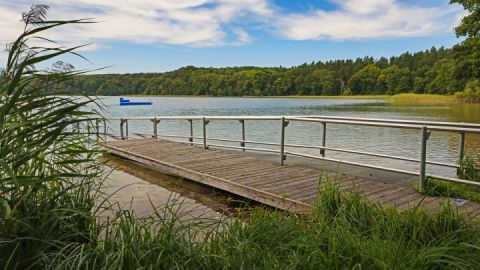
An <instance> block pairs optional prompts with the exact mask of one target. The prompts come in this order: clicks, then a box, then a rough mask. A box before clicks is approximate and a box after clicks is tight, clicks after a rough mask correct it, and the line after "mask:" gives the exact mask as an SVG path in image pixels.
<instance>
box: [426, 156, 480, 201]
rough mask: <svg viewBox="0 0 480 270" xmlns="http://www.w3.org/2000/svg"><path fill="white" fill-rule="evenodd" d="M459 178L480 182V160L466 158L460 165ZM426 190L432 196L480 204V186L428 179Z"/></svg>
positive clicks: (472, 157) (473, 157)
mask: <svg viewBox="0 0 480 270" xmlns="http://www.w3.org/2000/svg"><path fill="white" fill-rule="evenodd" d="M458 178H460V179H465V180H470V181H474V182H480V159H479V158H478V157H475V156H465V157H464V158H463V160H462V162H461V163H460V168H459V170H458ZM426 190H427V191H426V193H427V194H429V195H431V196H442V197H455V198H461V199H466V200H472V201H477V202H480V186H472V185H464V184H457V183H450V182H446V181H443V180H438V179H428V181H427V188H426Z"/></svg>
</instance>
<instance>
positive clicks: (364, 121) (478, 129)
mask: <svg viewBox="0 0 480 270" xmlns="http://www.w3.org/2000/svg"><path fill="white" fill-rule="evenodd" d="M108 120H110V121H112V120H118V121H120V137H119V139H122V140H125V139H128V138H129V130H128V122H129V121H151V122H152V131H153V132H152V133H151V134H145V133H136V134H138V135H141V136H144V137H152V138H159V137H162V138H177V139H187V142H184V143H188V144H191V145H200V146H202V147H203V148H204V149H207V148H209V147H216V148H229V149H238V150H242V151H246V150H250V151H259V152H269V153H277V154H279V157H280V164H281V165H284V163H285V160H286V158H287V156H288V155H291V156H297V157H303V158H310V159H317V160H325V161H333V162H338V163H343V164H349V165H355V166H361V167H365V168H371V169H380V170H385V171H390V172H398V173H403V174H407V175H412V176H417V177H418V179H419V180H418V181H419V183H418V184H419V190H420V191H424V190H425V185H426V179H427V178H436V179H440V180H445V181H449V182H455V183H461V184H469V185H475V186H480V182H476V181H471V180H464V179H459V178H456V177H448V176H442V175H433V174H427V171H426V166H427V164H429V165H436V166H442V167H448V168H456V169H457V177H458V172H459V168H460V165H459V164H460V163H461V162H462V160H463V158H464V154H465V134H467V133H475V134H480V124H472V123H457V122H434V121H415V120H389V119H375V118H351V117H348V118H347V117H335V116H319V115H307V116H155V117H126V118H109V119H108ZM161 121H188V122H189V125H190V128H189V131H190V134H189V135H162V134H159V132H158V125H159V123H160V122H161ZM194 121H200V122H201V126H202V136H194V128H193V122H194ZM210 121H239V122H240V124H241V140H234V139H227V138H214V137H210V138H209V137H208V135H207V126H208V124H209V123H210ZM246 121H278V122H279V124H280V138H279V139H280V140H279V143H275V142H261V141H251V140H246V136H245V122H246ZM294 121H297V122H309V123H320V124H321V125H322V141H321V145H312V144H288V143H286V142H285V130H286V128H287V126H288V125H289V123H290V122H294ZM327 124H328V125H356V126H370V127H382V128H394V129H410V130H418V131H420V138H419V140H420V145H421V147H420V149H419V150H420V151H419V158H418V159H415V158H410V157H403V156H395V155H386V154H379V153H373V152H365V151H357V150H352V149H343V148H334V147H327V146H326V142H327V136H326V135H327V133H326V131H327ZM432 131H440V132H454V133H457V134H459V151H458V152H459V156H458V163H456V164H451V163H445V162H437V161H431V160H427V149H428V148H427V146H428V145H427V141H428V139H429V137H430V134H431V132H432ZM105 133H106V122H105ZM110 135H111V136H115V134H110ZM115 137H116V136H115ZM117 138H118V137H117ZM195 140H197V141H198V140H200V141H201V142H196V141H195ZM211 142H217V143H211ZM218 142H229V143H239V146H232V145H225V144H219V143H218ZM247 144H248V145H253V146H257V145H264V146H275V147H278V150H275V149H266V148H259V147H247ZM286 147H289V148H294V149H318V150H319V153H320V155H319V156H317V155H310V154H305V153H300V152H293V151H286ZM327 151H331V152H342V153H350V154H357V155H365V156H373V157H380V158H388V159H392V160H401V161H408V162H415V163H418V164H419V165H420V168H419V171H408V170H402V169H397V168H390V167H383V166H377V165H370V164H364V163H359V162H353V161H346V160H339V159H333V158H328V157H326V152H327ZM478 180H480V179H478Z"/></svg>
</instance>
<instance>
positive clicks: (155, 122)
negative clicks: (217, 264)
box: [152, 117, 160, 139]
mask: <svg viewBox="0 0 480 270" xmlns="http://www.w3.org/2000/svg"><path fill="white" fill-rule="evenodd" d="M152 121H153V138H155V139H158V123H160V120H157V117H154V118H153V120H152Z"/></svg>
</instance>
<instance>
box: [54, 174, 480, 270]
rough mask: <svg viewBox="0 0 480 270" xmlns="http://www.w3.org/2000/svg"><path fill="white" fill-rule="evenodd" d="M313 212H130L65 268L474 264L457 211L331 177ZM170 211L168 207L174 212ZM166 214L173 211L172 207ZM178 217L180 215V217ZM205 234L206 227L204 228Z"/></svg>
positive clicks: (62, 262)
mask: <svg viewBox="0 0 480 270" xmlns="http://www.w3.org/2000/svg"><path fill="white" fill-rule="evenodd" d="M319 192H320V195H319V198H318V200H317V203H316V205H315V209H314V211H313V212H312V213H311V214H308V215H302V216H298V215H295V214H289V213H284V212H279V211H271V210H265V209H259V210H257V211H256V212H254V213H253V214H249V215H248V216H246V217H243V218H242V217H240V218H237V219H234V220H233V221H231V222H229V223H223V224H220V227H219V228H221V229H215V228H210V229H205V227H203V226H201V224H192V223H183V222H182V219H181V218H178V217H175V215H173V216H172V215H168V218H167V216H165V215H164V214H162V213H160V212H157V214H156V215H154V216H152V217H151V218H150V219H146V220H142V221H139V220H137V219H136V218H135V216H134V215H133V213H132V212H130V211H125V212H122V213H121V214H119V215H118V216H117V217H116V218H115V219H114V220H111V221H109V223H108V224H106V225H105V224H104V225H105V227H104V231H107V232H106V233H105V234H104V235H103V238H102V239H101V240H99V241H98V242H93V241H92V242H89V243H76V245H75V248H74V249H68V250H65V252H61V253H60V254H58V256H56V257H55V258H54V259H53V260H52V262H51V266H52V267H53V266H55V267H59V268H62V269H63V268H65V269H475V267H476V266H478V265H479V264H480V229H479V227H478V224H476V223H474V222H472V221H467V220H465V219H464V218H463V217H462V216H460V215H459V214H458V213H457V212H456V210H455V208H453V207H452V206H450V205H444V206H443V207H441V209H440V210H439V211H438V212H436V213H433V214H432V213H428V212H427V211H426V210H424V209H411V210H407V211H405V212H399V211H397V210H396V209H393V208H387V209H385V208H382V207H380V206H379V205H376V204H372V203H370V202H368V201H367V200H366V199H365V198H364V197H363V196H362V195H361V194H360V193H357V192H352V193H342V192H340V191H339V189H338V186H337V185H336V184H335V182H334V181H328V180H327V181H324V183H323V184H321V185H320V187H319ZM166 209H167V210H168V209H169V208H168V206H167V208H166ZM167 212H168V211H167ZM172 217H173V218H172ZM206 230H207V231H206Z"/></svg>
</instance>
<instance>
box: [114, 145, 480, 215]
mask: <svg viewBox="0 0 480 270" xmlns="http://www.w3.org/2000/svg"><path fill="white" fill-rule="evenodd" d="M105 148H106V151H107V152H108V153H110V154H113V155H116V156H120V157H123V158H126V159H130V160H133V161H136V162H138V163H141V164H143V165H145V166H147V167H149V168H152V169H155V170H158V171H160V172H162V173H164V174H168V175H173V176H178V177H181V178H185V179H189V180H192V181H195V182H199V183H202V184H205V185H208V186H211V187H214V188H217V189H220V190H224V191H227V192H230V193H232V194H236V195H239V196H241V197H244V198H248V199H250V200H253V201H257V202H261V203H263V204H266V205H269V206H273V207H276V208H279V209H283V210H287V211H292V212H307V211H309V210H310V209H311V208H312V203H313V202H314V200H315V199H316V197H317V195H318V184H319V180H320V179H321V178H322V175H323V176H324V177H325V175H326V173H325V172H322V171H319V170H315V169H310V168H305V167H301V166H290V165H284V166H282V165H280V164H278V163H275V162H272V161H267V160H264V159H260V158H256V157H251V156H246V155H243V154H241V153H237V152H236V151H224V150H218V149H203V148H201V147H198V146H194V145H189V144H185V143H179V142H173V141H168V140H160V139H132V140H118V141H110V142H108V143H106V145H105ZM332 177H333V176H332ZM337 182H338V185H339V187H340V189H341V190H348V189H358V190H359V191H360V192H362V193H363V194H365V196H366V197H367V198H369V199H370V200H372V201H374V202H378V203H380V204H382V205H384V206H388V205H391V206H395V207H398V208H401V209H404V208H409V207H415V206H417V205H418V204H419V203H421V204H422V205H423V206H425V207H426V208H428V209H430V210H432V211H433V210H435V209H436V207H438V205H439V204H440V203H441V201H442V200H449V202H451V203H453V202H452V199H444V198H439V197H428V196H425V195H423V194H421V193H419V192H417V191H416V190H415V189H414V188H413V187H404V186H397V185H394V184H388V183H382V182H378V181H372V180H364V179H359V178H357V177H353V176H341V177H340V179H337ZM458 210H459V211H461V212H462V213H465V214H468V215H469V216H470V217H472V218H473V217H476V216H478V215H479V214H480V204H479V203H476V202H467V203H465V204H463V205H460V206H459V207H458Z"/></svg>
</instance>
